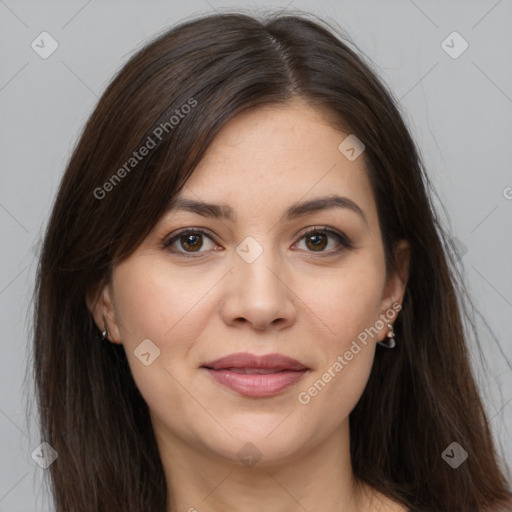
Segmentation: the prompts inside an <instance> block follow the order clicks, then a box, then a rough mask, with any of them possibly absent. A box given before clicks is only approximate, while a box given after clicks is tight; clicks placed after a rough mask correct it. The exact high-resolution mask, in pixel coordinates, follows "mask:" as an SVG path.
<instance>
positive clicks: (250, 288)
mask: <svg viewBox="0 0 512 512" xmlns="http://www.w3.org/2000/svg"><path fill="white" fill-rule="evenodd" d="M249 261H250V260H246V259H244V258H243V257H242V256H239V254H235V256H234V263H233V268H232V270H231V273H230V275H229V277H228V279H227V280H226V282H227V285H226V288H225V293H224V297H223V300H222V302H221V309H220V311H221V315H222V318H223V320H224V322H225V323H226V325H229V326H234V327H236V326H244V325H248V326H250V327H251V328H252V329H255V330H258V331H264V330H268V329H270V328H273V329H278V330H281V329H284V328H287V327H290V326H291V325H293V323H294V322H295V319H296V315H297V311H296V307H295V299H294V298H295V295H294V293H293V291H292V283H291V273H290V272H289V269H287V267H286V262H283V261H281V259H280V258H279V255H278V254H277V251H274V250H271V249H268V248H265V250H263V252H262V253H261V254H260V255H259V256H258V257H257V258H256V259H255V260H254V261H252V262H249Z"/></svg>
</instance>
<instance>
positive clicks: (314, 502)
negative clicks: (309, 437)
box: [155, 421, 366, 512]
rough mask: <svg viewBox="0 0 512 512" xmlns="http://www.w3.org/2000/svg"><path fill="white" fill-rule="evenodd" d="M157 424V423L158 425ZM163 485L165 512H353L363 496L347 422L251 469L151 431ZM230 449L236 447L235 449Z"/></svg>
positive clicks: (164, 433) (361, 503)
mask: <svg viewBox="0 0 512 512" xmlns="http://www.w3.org/2000/svg"><path fill="white" fill-rule="evenodd" d="M160 426H161V425H160ZM155 432H156V433H157V443H158V445H159V450H160V453H161V458H162V463H163V466H164V471H165V476H166V481H167V489H168V512H178V511H179V512H182V511H187V512H195V511H197V512H202V511H205V510H208V511H209V512H217V511H218V512H223V511H225V510H236V511H237V512H256V511H258V512H259V511H261V510H266V511H268V512H295V511H297V510H306V511H308V510H329V511H333V512H335V511H344V512H356V511H358V510H364V509H365V508H364V507H363V506H362V505H363V502H365V500H366V497H365V496H366V495H365V493H364V492H363V491H362V488H361V487H360V486H359V485H358V484H357V483H356V482H355V480H354V478H353V474H352V466H351V463H350V443H349V428H348V421H347V422H345V423H343V424H342V425H341V426H340V428H339V429H338V430H337V431H336V432H335V433H333V434H332V435H331V436H330V437H329V438H327V439H325V440H324V441H323V442H322V443H321V444H320V445H317V446H316V447H315V448H314V449H312V450H310V451H308V452H305V453H300V454H299V455H297V454H293V455H291V456H290V457H289V458H288V459H287V460H278V461H272V460H265V457H263V458H262V459H261V460H259V461H258V462H257V463H255V464H254V465H252V467H247V466H246V465H244V464H243V463H241V462H240V460H238V458H236V457H235V458H234V459H226V458H221V457H220V456H218V455H217V454H214V453H212V452H208V451H206V450H205V449H204V448H201V447H193V446H190V445H189V444H185V443H183V442H182V441H180V440H178V439H176V438H174V437H173V436H171V435H170V434H169V432H168V431H165V430H162V429H158V428H157V429H155ZM235 451H236V450H235Z"/></svg>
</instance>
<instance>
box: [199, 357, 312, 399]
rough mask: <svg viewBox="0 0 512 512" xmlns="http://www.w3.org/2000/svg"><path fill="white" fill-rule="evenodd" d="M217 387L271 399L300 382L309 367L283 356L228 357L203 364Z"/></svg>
mask: <svg viewBox="0 0 512 512" xmlns="http://www.w3.org/2000/svg"><path fill="white" fill-rule="evenodd" d="M202 367H203V368H205V369H206V370H207V371H208V373H209V374H210V375H211V376H212V377H213V378H214V379H215V380H216V381H217V382H219V383H220V384H222V385H224V386H226V387H228V388H230V389H232V390H234V391H237V392H238V393H240V394H242V395H246V396H253V397H265V396H272V395H275V394H277V393H279V392H280V391H282V390H283V389H285V388H287V387H289V386H291V385H292V384H294V383H296V382H297V381H298V380H300V379H301V378H302V377H303V376H304V375H305V374H306V372H307V371H308V368H307V367H306V366H304V365H303V364H301V363H299V361H297V360H295V359H292V358H290V357H287V356H283V355H282V354H267V355H265V356H256V355H253V354H247V353H238V354H231V355H229V356H226V357H222V358H220V359H217V360H215V361H211V362H209V363H205V364H203V365H202Z"/></svg>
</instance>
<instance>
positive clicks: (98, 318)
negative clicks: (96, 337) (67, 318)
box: [85, 283, 122, 345]
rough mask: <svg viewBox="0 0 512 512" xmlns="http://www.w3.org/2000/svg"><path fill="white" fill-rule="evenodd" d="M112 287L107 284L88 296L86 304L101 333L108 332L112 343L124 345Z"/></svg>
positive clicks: (108, 337)
mask: <svg viewBox="0 0 512 512" xmlns="http://www.w3.org/2000/svg"><path fill="white" fill-rule="evenodd" d="M112 295H113V293H112V287H111V285H110V283H107V284H105V285H104V286H103V287H100V288H99V289H97V290H94V291H91V292H89V293H87V294H86V297H85V302H86V304H87V308H88V309H89V311H90V312H91V314H92V316H93V318H94V322H95V323H96V325H97V326H98V329H99V330H100V331H103V330H104V329H106V330H107V331H108V335H107V339H108V340H109V341H110V342H112V343H117V344H118V345H121V344H122V341H121V336H120V332H119V326H118V322H117V320H116V314H115V309H114V304H113V301H112Z"/></svg>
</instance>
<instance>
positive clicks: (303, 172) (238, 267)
mask: <svg viewBox="0 0 512 512" xmlns="http://www.w3.org/2000/svg"><path fill="white" fill-rule="evenodd" d="M348 135H349V133H342V132H340V131H338V130H336V129H334V128H332V127H331V126H330V124H329V123H328V122H327V120H326V117H325V116H322V113H321V112H320V111H319V110H317V109H313V108H311V107H309V106H308V105H306V104H305V103H302V102H299V101H295V102H293V103H290V104H288V105H287V106H286V107H284V106H279V107H277V106H276V107H272V108H270V107H264V108H261V107H260V108H257V109H255V110H251V111H248V112H246V113H243V114H241V115H239V116H238V117H236V118H235V119H233V120H231V121H230V122H229V123H228V124H227V125H226V126H225V127H224V128H223V129H222V131H221V132H219V133H218V135H217V136H216V138H215V140H214V141H213V143H212V144H211V146H210V147H209V149H208V151H207V153H206V154H205V156H204V158H203V159H202V160H201V162H200V164H199V165H198V167H197V168H196V169H195V170H194V173H193V175H192V176H191V177H190V179H189V180H188V182H187V184H186V186H185V187H184V189H183V190H182V191H181V193H180V196H179V197H180V198H182V199H188V200H190V201H196V202H201V203H208V204H214V205H225V207H224V208H221V209H220V211H221V212H223V213H225V214H227V213H231V215H226V216H219V215H210V214H211V213H212V212H213V213H217V214H218V213H219V212H218V211H217V212H216V211H215V210H212V209H209V210H208V209H205V208H202V210H199V213H198V211H197V208H196V211H193V210H194V208H185V207H184V208H183V209H174V210H171V211H169V212H168V213H167V214H166V215H165V216H164V217H163V218H161V220H160V221H159V222H158V224H157V225H156V226H155V227H154V229H153V231H152V232H151V233H150V235H149V236H148V237H147V238H146V240H145V241H144V242H143V243H142V244H141V245H140V246H139V248H138V249H137V250H136V251H135V253H133V254H132V255H131V256H130V257H129V258H128V259H127V260H125V261H124V262H122V263H121V264H119V265H118V266H117V267H115V268H114V271H113V278H112V282H111V283H110V284H109V285H108V286H106V287H105V289H104V290H103V294H102V299H101V301H100V302H99V303H98V304H97V305H96V306H95V308H94V315H95V318H96V321H97V323H98V326H99V327H100V328H101V329H102V328H103V316H105V319H106V322H107V326H108V328H109V332H110V340H111V341H112V342H115V343H122V344H123V346H124V349H125V351H126V355H127V358H128V361H129V364H130V368H131V371H132V373H133V377H134V379H135V382H136V383H137V386H138V387H139V389H140V391H141V393H142V395H143V397H144V399H145V400H146V402H147V404H148V406H149V409H150V413H151V418H152V421H153V426H154V429H155V433H156V435H157V437H158V438H161V439H163V438H165V439H166V440H167V441H168V443H169V444H170V445H171V446H179V445H182V446H187V447H188V448H189V449H192V450H194V449H197V450H200V451H201V452H202V453H210V454H211V455H212V456H217V457H224V458H228V459H233V460H236V458H237V453H238V451H239V450H240V448H241V447H242V446H244V445H245V444H246V443H249V442H250V443H252V444H253V445H255V446H256V447H257V449H258V450H259V452H261V453H262V454H263V456H264V457H265V459H266V460H267V461H278V460H281V461H282V460H290V459H293V457H297V456H299V455H300V454H301V453H306V452H307V451H308V450H311V448H312V447H314V446H315V445H318V444H319V443H322V442H323V441H325V440H326V439H327V438H329V436H333V435H335V433H336V432H339V431H340V429H342V428H343V426H344V425H345V426H346V425H347V421H348V415H349V413H350V412H351V410H352V409H353V407H354V406H355V405H356V403H357V401H358V399H359V398H360V396H361V394H362V392H363V390H364V388H365V385H366V383H367V380H368V377H369V374H370V370H371V367H372V363H373V358H374V352H375V346H376V345H375V344H376V342H377V341H379V340H383V339H384V338H385V336H386V334H387V332H388V328H387V323H388V320H391V321H393V320H394V318H395V317H396V314H397V312H396V309H397V305H398V304H400V303H401V301H402V297H403V292H404V286H405V284H404V280H403V279H402V278H401V277H400V274H398V273H397V274H393V275H390V276H386V271H385V263H384V249H383V245H382V240H381V233H380V229H379V221H378V216H377V210H376V204H375V200H374V198H373V195H372V191H371V187H370V182H369V179H368V177H367V174H366V172H365V169H364V163H363V157H362V156H361V157H359V158H356V159H355V160H349V159H348V158H347V157H346V156H345V154H343V153H342V152H341V151H340V150H339V149H338V146H339V145H340V143H341V142H342V141H343V140H344V139H345V138H346V137H347V136H348ZM334 196H339V198H341V199H337V200H336V201H333V202H331V203H324V204H322V201H323V200H324V199H325V198H327V197H331V198H332V197H334ZM315 204H316V206H317V208H315ZM189 205H190V203H189ZM299 205H302V206H301V207H299ZM308 205H309V207H308ZM183 230H185V231H184V232H183ZM233 355H234V356H233ZM227 356H233V357H232V358H230V359H228V360H226V359H224V360H223V361H222V360H221V361H219V360H220V359H221V358H226V357H227ZM264 356H268V357H264ZM287 358H289V359H287Z"/></svg>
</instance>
